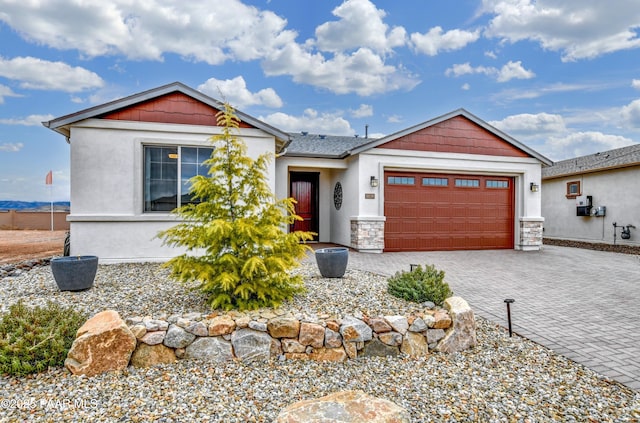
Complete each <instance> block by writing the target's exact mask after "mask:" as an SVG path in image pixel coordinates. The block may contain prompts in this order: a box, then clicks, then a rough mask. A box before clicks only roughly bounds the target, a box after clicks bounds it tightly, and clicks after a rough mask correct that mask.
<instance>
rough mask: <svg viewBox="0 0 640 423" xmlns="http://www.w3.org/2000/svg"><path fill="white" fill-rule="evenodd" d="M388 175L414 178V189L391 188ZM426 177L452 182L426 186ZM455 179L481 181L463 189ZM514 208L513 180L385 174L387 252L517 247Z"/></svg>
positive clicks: (405, 187)
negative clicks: (488, 181) (497, 183)
mask: <svg viewBox="0 0 640 423" xmlns="http://www.w3.org/2000/svg"><path fill="white" fill-rule="evenodd" d="M387 176H402V177H405V176H407V177H413V178H414V179H413V180H414V181H415V184H414V185H393V184H389V178H388V177H387ZM422 178H439V179H442V178H447V179H448V181H449V183H448V185H447V186H425V185H422V183H421V182H422V181H423V179H422ZM456 178H460V179H465V180H477V181H478V182H477V183H476V186H475V187H468V186H465V187H459V186H455V180H456ZM394 179H395V180H398V178H394ZM405 180H406V179H405ZM487 180H491V181H495V180H500V181H506V183H502V184H501V185H502V186H506V188H503V187H501V188H495V183H494V182H490V183H487V182H486V181H487ZM488 186H492V188H487V187H488ZM513 204H514V191H513V179H512V178H504V177H494V176H486V175H454V174H446V175H444V174H424V173H416V172H386V173H385V216H386V219H387V220H386V223H385V251H429V250H465V249H496V248H513V245H514V239H513V238H514V212H513V210H514V206H513Z"/></svg>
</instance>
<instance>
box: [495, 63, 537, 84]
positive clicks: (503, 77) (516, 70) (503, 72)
mask: <svg viewBox="0 0 640 423" xmlns="http://www.w3.org/2000/svg"><path fill="white" fill-rule="evenodd" d="M535 76H536V74H535V73H533V72H532V71H530V70H527V69H525V68H523V67H522V62H521V61H517V62H512V61H509V62H508V63H507V64H506V65H504V66H503V67H502V69H500V71H499V72H498V77H497V81H498V82H507V81H510V80H512V79H531V78H533V77H535Z"/></svg>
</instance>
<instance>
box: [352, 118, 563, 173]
mask: <svg viewBox="0 0 640 423" xmlns="http://www.w3.org/2000/svg"><path fill="white" fill-rule="evenodd" d="M372 148H389V149H399V150H412V151H436V152H448V153H466V154H483V155H491V156H510V157H533V158H536V159H538V160H540V161H541V162H542V163H544V164H546V165H551V164H552V162H551V160H549V159H547V158H546V157H544V156H542V155H541V154H539V153H537V152H536V151H534V150H532V149H531V148H529V147H527V146H526V145H524V144H522V143H520V142H518V141H517V140H515V139H514V138H512V137H510V136H509V135H507V134H505V133H503V132H501V131H500V130H498V129H496V128H494V127H493V126H491V125H489V124H488V123H486V122H484V121H483V120H481V119H479V118H477V117H476V116H474V115H472V114H471V113H469V112H467V111H466V110H464V109H458V110H456V111H453V112H451V113H448V114H446V115H442V116H440V117H438V118H435V119H432V120H430V121H427V122H423V123H421V124H418V125H415V126H413V127H410V128H407V129H405V130H403V131H400V132H396V133H395V134H391V135H388V136H386V137H383V138H379V139H377V140H375V141H372V142H370V143H368V144H365V145H363V146H360V147H358V148H356V149H354V150H353V151H352V152H351V153H352V154H358V153H361V152H364V151H367V150H369V149H372Z"/></svg>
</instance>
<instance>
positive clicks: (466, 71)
mask: <svg viewBox="0 0 640 423" xmlns="http://www.w3.org/2000/svg"><path fill="white" fill-rule="evenodd" d="M478 73H479V74H485V75H492V74H496V73H497V69H496V68H492V67H485V66H476V67H475V68H474V67H473V66H471V64H470V63H469V62H466V63H458V64H454V65H453V66H452V67H450V68H449V69H447V70H446V71H445V72H444V74H445V75H446V76H454V77H458V76H462V75H470V74H478Z"/></svg>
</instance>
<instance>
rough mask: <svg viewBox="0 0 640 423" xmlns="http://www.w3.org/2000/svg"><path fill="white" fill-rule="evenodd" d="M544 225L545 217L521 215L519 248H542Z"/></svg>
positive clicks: (530, 249) (534, 249)
mask: <svg viewBox="0 0 640 423" xmlns="http://www.w3.org/2000/svg"><path fill="white" fill-rule="evenodd" d="M543 227H544V217H521V218H520V240H519V242H518V249H519V250H523V251H538V250H540V249H541V248H542V228H543Z"/></svg>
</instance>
